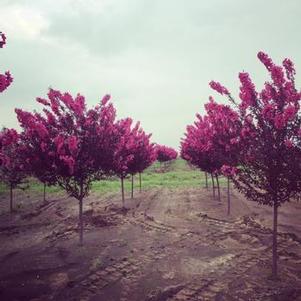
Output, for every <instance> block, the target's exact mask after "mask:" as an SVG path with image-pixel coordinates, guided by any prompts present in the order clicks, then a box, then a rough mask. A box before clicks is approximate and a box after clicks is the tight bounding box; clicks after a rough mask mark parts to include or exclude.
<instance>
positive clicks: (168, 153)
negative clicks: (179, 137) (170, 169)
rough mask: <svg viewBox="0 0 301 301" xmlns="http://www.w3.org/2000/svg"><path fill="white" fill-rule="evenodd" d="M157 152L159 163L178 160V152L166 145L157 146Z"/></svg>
mask: <svg viewBox="0 0 301 301" xmlns="http://www.w3.org/2000/svg"><path fill="white" fill-rule="evenodd" d="M155 151H156V159H157V160H158V161H159V162H167V161H171V160H175V159H177V156H178V153H177V151H176V150H174V149H173V148H171V147H168V146H165V145H159V144H157V145H156V148H155Z"/></svg>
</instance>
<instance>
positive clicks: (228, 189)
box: [227, 178, 231, 215]
mask: <svg viewBox="0 0 301 301" xmlns="http://www.w3.org/2000/svg"><path fill="white" fill-rule="evenodd" d="M227 195H228V212H227V214H228V215H230V210H231V208H230V206H231V204H230V179H229V178H228V187H227Z"/></svg>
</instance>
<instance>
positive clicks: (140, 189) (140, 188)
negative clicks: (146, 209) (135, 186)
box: [139, 172, 142, 192]
mask: <svg viewBox="0 0 301 301" xmlns="http://www.w3.org/2000/svg"><path fill="white" fill-rule="evenodd" d="M139 191H140V192H141V191H142V186H141V172H139Z"/></svg>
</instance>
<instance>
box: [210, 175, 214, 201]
mask: <svg viewBox="0 0 301 301" xmlns="http://www.w3.org/2000/svg"><path fill="white" fill-rule="evenodd" d="M211 179H212V193H213V198H214V199H215V187H214V177H213V174H211Z"/></svg>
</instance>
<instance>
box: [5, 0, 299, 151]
mask: <svg viewBox="0 0 301 301" xmlns="http://www.w3.org/2000/svg"><path fill="white" fill-rule="evenodd" d="M300 12H301V1H300V0H287V1H283V0H273V1H270V0H267V1H262V0H253V1H251V0H250V1H247V0H245V1H244V0H227V1H226V0H210V1H209V0H207V1H202V0H186V1H185V0H98V1H96V0H57V1H55V0H28V1H26V0H23V1H21V0H20V1H18V0H17V1H14V0H0V31H4V32H6V34H7V37H8V44H7V47H6V48H4V49H1V50H0V71H1V72H2V71H5V70H8V69H9V70H10V71H11V73H12V74H13V77H14V78H15V81H14V83H13V85H12V86H11V87H10V88H9V89H8V90H7V91H6V92H4V93H2V94H1V95H0V101H1V110H0V118H1V124H2V125H4V126H7V127H15V126H16V125H17V121H16V117H15V114H14V108H15V107H21V108H24V109H28V110H32V109H34V108H37V107H38V105H37V104H36V103H35V97H37V96H45V94H46V93H47V89H48V87H49V86H52V87H53V88H56V89H60V90H61V91H70V92H72V93H73V94H74V93H77V92H80V93H81V94H83V95H85V96H86V99H87V102H88V104H89V105H90V106H92V105H94V104H96V103H97V102H98V101H99V100H100V98H101V97H102V96H103V95H104V94H106V93H109V94H111V95H112V99H113V102H114V104H115V107H116V108H117V112H118V117H125V116H130V117H132V118H134V119H135V120H140V121H141V123H142V126H143V128H144V129H145V130H146V131H147V132H151V133H153V141H155V142H158V143H162V144H166V145H170V146H173V147H176V148H177V147H178V145H179V141H180V138H181V137H182V136H183V133H184V131H185V127H186V125H187V124H189V123H192V122H193V120H194V115H195V113H196V112H203V105H204V103H205V102H207V99H208V96H209V95H213V96H216V99H217V100H219V101H221V102H224V101H225V100H223V99H222V98H221V97H218V96H217V95H216V94H215V93H213V92H212V91H211V90H210V88H209V87H208V82H209V81H210V80H212V79H215V80H219V81H221V82H222V83H223V84H225V85H226V86H227V87H228V88H229V89H230V90H231V91H232V92H233V94H234V95H237V93H238V80H237V74H238V72H239V71H242V70H245V71H249V72H250V74H251V76H252V77H253V79H254V81H255V83H256V84H257V87H258V88H261V87H262V84H263V82H264V81H265V80H266V79H267V73H266V71H265V69H264V68H263V67H262V66H261V64H260V63H259V62H258V60H257V58H256V54H257V52H258V51H259V50H264V51H266V52H268V53H269V54H270V55H271V56H272V58H273V59H274V60H275V61H276V62H279V63H280V62H281V61H282V59H283V58H284V57H290V58H291V59H292V60H293V61H294V62H295V64H296V68H297V72H298V69H299V70H300V69H301V56H300V47H301V38H300V34H299V29H300V28H301V18H300ZM300 78H301V77H300V76H298V74H297V83H298V86H300V83H301V80H300Z"/></svg>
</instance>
